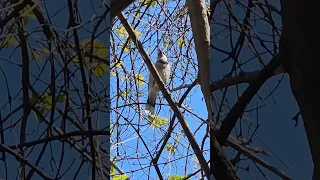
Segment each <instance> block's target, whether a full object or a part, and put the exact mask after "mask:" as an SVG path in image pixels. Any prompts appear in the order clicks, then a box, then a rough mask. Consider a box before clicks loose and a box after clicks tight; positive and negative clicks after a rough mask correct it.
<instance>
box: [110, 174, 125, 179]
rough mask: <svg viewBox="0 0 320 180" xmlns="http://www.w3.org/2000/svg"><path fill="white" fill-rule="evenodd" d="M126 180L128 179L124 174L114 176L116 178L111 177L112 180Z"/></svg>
mask: <svg viewBox="0 0 320 180" xmlns="http://www.w3.org/2000/svg"><path fill="white" fill-rule="evenodd" d="M126 179H128V176H127V175H125V174H122V175H116V176H113V177H112V180H126Z"/></svg>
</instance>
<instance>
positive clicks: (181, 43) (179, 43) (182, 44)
mask: <svg viewBox="0 0 320 180" xmlns="http://www.w3.org/2000/svg"><path fill="white" fill-rule="evenodd" d="M184 46H185V42H184V40H183V39H178V47H180V48H183V47H184Z"/></svg>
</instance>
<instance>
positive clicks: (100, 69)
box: [94, 63, 108, 78]
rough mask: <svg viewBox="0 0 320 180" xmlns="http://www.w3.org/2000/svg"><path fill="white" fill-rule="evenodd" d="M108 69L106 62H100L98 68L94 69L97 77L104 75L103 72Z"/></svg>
mask: <svg viewBox="0 0 320 180" xmlns="http://www.w3.org/2000/svg"><path fill="white" fill-rule="evenodd" d="M107 70H108V66H107V65H106V64H104V63H103V64H99V65H97V66H96V68H95V69H94V74H95V75H96V76H97V77H100V78H101V77H102V76H103V74H104V73H105V72H106V71H107Z"/></svg>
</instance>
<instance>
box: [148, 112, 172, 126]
mask: <svg viewBox="0 0 320 180" xmlns="http://www.w3.org/2000/svg"><path fill="white" fill-rule="evenodd" d="M166 122H168V118H160V117H158V116H157V115H155V114H153V115H151V116H149V118H148V124H149V125H151V126H154V127H156V128H160V127H162V126H163V125H164V124H165V123H166Z"/></svg>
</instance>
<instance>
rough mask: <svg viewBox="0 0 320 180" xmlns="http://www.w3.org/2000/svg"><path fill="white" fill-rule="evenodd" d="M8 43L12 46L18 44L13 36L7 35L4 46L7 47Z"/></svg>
mask: <svg viewBox="0 0 320 180" xmlns="http://www.w3.org/2000/svg"><path fill="white" fill-rule="evenodd" d="M8 44H11V45H13V46H14V47H18V46H19V42H18V41H17V40H16V39H15V38H14V36H7V37H6V38H5V39H4V48H8Z"/></svg>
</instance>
